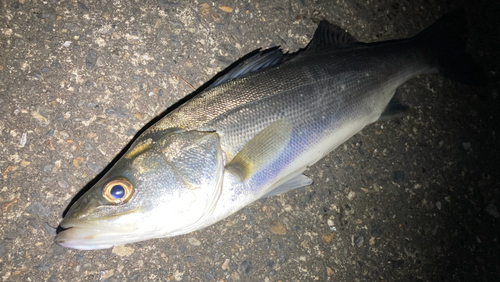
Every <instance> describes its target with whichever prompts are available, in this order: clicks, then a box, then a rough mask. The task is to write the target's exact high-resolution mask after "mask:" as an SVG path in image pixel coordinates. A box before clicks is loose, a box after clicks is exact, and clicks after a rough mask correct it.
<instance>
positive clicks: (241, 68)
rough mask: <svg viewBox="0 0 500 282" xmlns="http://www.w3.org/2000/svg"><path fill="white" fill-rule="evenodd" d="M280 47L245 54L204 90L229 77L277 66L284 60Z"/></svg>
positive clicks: (229, 78)
mask: <svg viewBox="0 0 500 282" xmlns="http://www.w3.org/2000/svg"><path fill="white" fill-rule="evenodd" d="M286 58H287V56H286V55H285V54H283V50H281V49H280V47H279V46H278V47H272V48H269V49H266V50H263V51H262V50H261V49H257V50H255V51H253V52H252V53H250V54H248V55H247V56H245V57H243V58H241V59H240V60H238V61H236V62H235V63H234V64H233V66H229V67H228V68H227V70H228V71H227V72H226V73H225V74H223V75H222V76H220V77H219V78H217V79H216V80H215V81H214V82H213V83H212V84H210V85H209V86H208V87H207V88H206V89H205V90H208V89H210V88H213V87H215V86H217V85H219V84H222V83H223V82H226V81H228V80H231V79H235V78H239V77H244V76H248V75H251V74H255V73H257V72H260V71H263V70H266V69H269V68H272V67H275V66H278V65H279V64H281V63H283V62H284V61H285V60H286Z"/></svg>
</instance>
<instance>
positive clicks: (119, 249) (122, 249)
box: [112, 245, 135, 257]
mask: <svg viewBox="0 0 500 282" xmlns="http://www.w3.org/2000/svg"><path fill="white" fill-rule="evenodd" d="M134 251H135V250H134V249H133V248H130V247H126V246H124V245H121V246H116V247H114V248H113V250H112V253H113V254H116V255H118V256H120V257H128V256H130V255H131V254H133V253H134Z"/></svg>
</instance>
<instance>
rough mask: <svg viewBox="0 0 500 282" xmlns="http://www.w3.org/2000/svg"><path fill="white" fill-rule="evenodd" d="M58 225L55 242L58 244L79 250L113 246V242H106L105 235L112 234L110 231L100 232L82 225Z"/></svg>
mask: <svg viewBox="0 0 500 282" xmlns="http://www.w3.org/2000/svg"><path fill="white" fill-rule="evenodd" d="M59 227H60V230H59V231H58V233H57V235H56V238H55V242H56V243H57V244H58V245H60V246H63V247H67V248H72V249H80V250H96V249H107V248H112V247H113V246H114V244H109V243H106V241H107V240H106V237H108V236H109V235H113V234H112V233H111V234H109V233H108V234H100V233H101V232H100V231H101V230H96V229H90V228H84V227H67V228H64V227H61V226H59ZM59 227H58V229H59ZM115 234H116V233H115ZM99 235H104V236H99Z"/></svg>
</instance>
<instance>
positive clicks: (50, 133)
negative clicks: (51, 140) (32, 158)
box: [45, 128, 55, 137]
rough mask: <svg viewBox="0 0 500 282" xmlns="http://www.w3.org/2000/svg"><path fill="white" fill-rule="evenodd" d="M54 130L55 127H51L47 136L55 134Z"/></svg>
mask: <svg viewBox="0 0 500 282" xmlns="http://www.w3.org/2000/svg"><path fill="white" fill-rule="evenodd" d="M54 131H55V130H54V128H51V129H49V131H47V133H45V136H49V137H50V136H53V135H54Z"/></svg>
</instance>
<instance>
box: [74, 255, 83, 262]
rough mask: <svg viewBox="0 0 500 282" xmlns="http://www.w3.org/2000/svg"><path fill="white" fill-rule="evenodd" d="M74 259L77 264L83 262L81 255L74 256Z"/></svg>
mask: <svg viewBox="0 0 500 282" xmlns="http://www.w3.org/2000/svg"><path fill="white" fill-rule="evenodd" d="M75 259H76V261H78V262H82V261H83V256H82V255H80V254H76V255H75Z"/></svg>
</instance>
